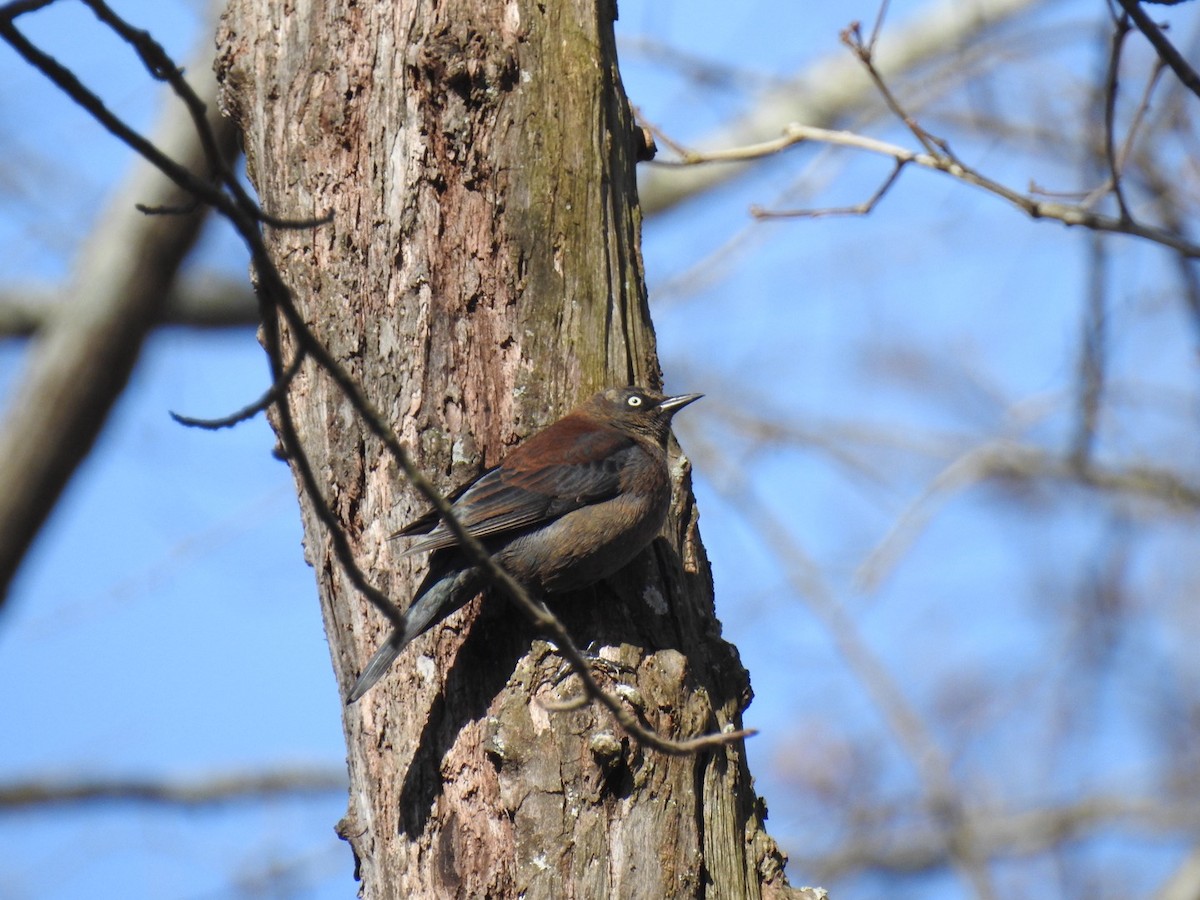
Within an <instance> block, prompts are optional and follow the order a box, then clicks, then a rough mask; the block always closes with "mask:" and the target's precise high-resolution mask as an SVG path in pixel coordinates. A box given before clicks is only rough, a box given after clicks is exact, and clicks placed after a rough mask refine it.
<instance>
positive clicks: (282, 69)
mask: <svg viewBox="0 0 1200 900" xmlns="http://www.w3.org/2000/svg"><path fill="white" fill-rule="evenodd" d="M613 15H614V10H613V8H612V7H611V6H610V5H608V4H607V3H605V2H600V4H599V6H597V5H595V3H594V0H552V2H549V3H536V2H530V0H513V2H508V3H499V2H491V3H480V2H479V0H450V2H443V3H439V4H430V3H416V2H413V0H405V2H399V3H371V4H364V3H356V2H353V0H343V2H340V3H338V2H330V3H317V2H311V0H297V2H294V3H278V2H270V0H233V2H232V3H231V5H230V8H229V11H228V12H227V14H226V17H225V19H224V23H223V27H222V30H221V33H220V35H219V59H218V72H219V75H220V77H221V78H222V79H223V80H224V84H225V91H226V94H225V99H226V104H227V107H228V108H229V110H230V111H231V113H232V114H233V115H234V116H235V118H236V119H237V120H238V121H239V123H240V124H241V125H242V127H243V129H244V131H245V143H246V153H247V160H248V165H249V171H250V174H251V178H252V180H253V182H254V184H255V186H256V188H257V189H258V192H259V195H260V197H261V198H262V200H263V203H264V206H265V207H266V209H267V210H268V211H269V212H271V213H273V214H275V215H281V216H288V217H293V218H304V217H310V216H320V215H323V214H325V213H327V212H332V222H331V224H329V225H325V226H321V227H319V228H317V229H315V230H310V231H275V230H273V231H271V232H270V233H269V235H268V237H269V241H270V245H271V248H272V252H273V254H274V257H275V259H276V260H277V263H278V265H279V267H280V269H281V271H282V273H283V275H284V278H285V280H286V281H287V283H288V284H289V286H290V287H291V289H292V290H293V292H294V293H295V296H296V299H297V302H298V304H299V306H300V308H301V310H302V313H303V315H304V316H305V318H306V320H307V321H308V322H310V323H312V325H313V327H314V329H315V331H316V333H317V334H318V335H319V336H320V337H321V338H322V339H323V340H324V341H325V343H326V345H327V346H328V347H329V348H330V349H331V350H332V352H333V354H334V355H335V356H336V357H337V358H338V359H339V360H341V361H343V363H344V364H345V365H346V367H347V368H348V369H349V370H350V371H351V372H352V374H353V375H354V376H355V377H356V378H357V379H358V380H359V382H360V383H361V384H362V385H363V386H364V388H365V390H366V392H367V393H368V395H369V396H370V398H371V400H372V401H373V402H374V404H375V405H376V406H377V407H378V408H379V409H381V410H383V411H384V413H385V414H386V415H387V416H388V417H389V418H390V420H391V421H392V423H393V425H394V427H395V429H396V430H397V433H398V434H399V435H400V437H401V439H402V440H404V441H405V442H406V443H407V444H408V445H409V446H410V447H411V448H412V451H413V454H414V456H415V458H416V459H417V461H418V462H419V464H420V465H421V466H422V468H423V469H424V470H425V471H426V472H428V473H430V474H431V475H434V476H436V477H437V479H438V482H439V484H440V486H441V487H442V488H444V489H446V490H450V489H452V488H453V487H455V486H457V485H460V484H462V483H464V482H465V481H466V480H468V479H469V478H471V477H473V476H474V475H476V474H477V473H478V472H480V471H481V470H482V469H483V468H484V467H485V466H490V465H493V464H495V463H496V462H497V461H498V460H499V459H500V457H501V456H502V455H503V453H504V452H505V450H506V449H507V448H508V447H510V446H512V445H513V444H515V443H516V442H517V441H519V440H520V439H521V438H523V437H525V436H527V435H528V434H530V433H531V432H532V431H534V430H536V429H537V428H539V427H540V426H542V425H544V424H546V423H547V422H549V421H551V420H552V419H554V418H556V417H557V416H559V415H561V414H562V413H563V412H565V411H566V410H567V409H568V408H569V407H570V406H572V405H573V404H574V403H575V401H577V400H578V399H579V398H581V397H583V396H586V395H587V394H588V393H590V392H592V391H594V390H596V389H598V388H600V387H602V386H605V385H610V384H626V383H630V382H640V383H643V384H648V385H655V384H657V382H658V381H659V369H658V362H657V358H656V355H655V349H654V335H653V330H652V327H651V324H650V319H649V314H648V310H647V305H646V297H645V292H644V286H643V277H642V268H641V257H640V252H639V249H638V233H639V226H640V218H639V216H640V214H639V212H638V208H637V204H636V186H635V182H634V173H633V169H634V160H635V155H636V153H637V149H638V148H637V145H638V141H639V136H638V135H637V133H636V132H635V129H634V128H633V126H632V123H631V118H630V114H629V108H628V105H627V102H626V99H625V96H624V93H623V91H622V89H621V87H620V82H619V78H618V75H617V71H616V60H615V48H614V44H613V35H612V18H613ZM292 397H293V402H294V408H295V412H296V417H297V420H298V422H299V423H300V426H301V430H302V438H303V441H304V445H305V447H306V449H307V451H308V453H309V454H311V456H312V459H313V461H314V464H315V467H316V468H317V470H318V471H319V472H320V473H322V477H323V478H324V479H325V481H326V497H327V499H328V500H329V502H330V504H331V505H332V507H333V508H334V509H335V510H336V512H337V514H338V516H339V518H340V520H341V522H342V525H343V527H344V528H345V530H346V533H347V534H348V535H349V536H350V538H351V541H352V542H353V544H354V547H355V549H356V553H357V558H358V560H359V562H360V564H361V565H362V567H363V568H364V569H365V570H366V571H368V572H369V573H370V574H371V576H372V577H373V578H374V579H375V580H376V583H378V584H379V585H380V586H381V587H382V588H383V589H384V590H386V591H387V592H389V595H390V596H392V597H394V598H396V600H397V602H400V603H402V604H403V603H407V599H408V597H409V596H410V593H411V591H412V589H413V587H414V585H415V582H416V580H417V578H418V576H419V575H420V568H421V565H422V560H421V559H420V558H415V559H414V558H405V559H402V558H400V550H401V549H402V547H400V546H398V545H397V544H395V543H389V542H388V540H387V535H388V534H389V533H390V532H391V531H393V530H395V529H396V528H397V527H399V526H400V525H402V524H404V523H405V522H406V521H408V520H409V519H410V518H411V517H412V515H413V514H415V513H416V512H418V511H420V510H419V506H418V504H417V502H416V500H415V498H414V496H413V492H412V491H411V490H410V489H409V488H408V487H407V486H406V485H405V484H403V483H402V479H401V478H400V477H399V475H398V474H397V471H396V469H395V467H394V466H393V465H392V464H391V462H390V461H389V460H387V459H386V458H385V457H384V456H383V454H382V453H381V452H380V447H379V445H378V443H377V442H376V441H374V440H372V439H370V438H369V437H367V436H366V435H365V434H364V429H363V428H362V427H361V426H360V424H359V422H358V421H357V420H356V418H355V416H354V414H353V412H352V411H351V409H350V407H349V404H348V403H347V402H346V401H345V399H344V398H343V397H341V396H340V394H339V392H338V390H337V388H336V386H335V385H333V384H332V383H331V382H330V381H329V380H328V379H327V378H324V377H322V376H320V375H318V374H315V373H314V371H313V370H312V369H311V368H309V367H307V366H306V367H305V369H304V370H303V371H302V373H301V375H300V376H299V377H298V378H297V380H296V382H295V384H294V386H293V388H292ZM676 475H677V481H678V494H677V501H676V503H675V506H674V510H673V516H672V521H671V523H670V526H669V528H668V529H667V533H666V534H665V535H664V538H663V539H661V540H660V541H659V542H657V543H656V544H655V546H654V548H653V549H652V550H650V551H648V552H647V553H646V554H644V555H643V557H642V558H640V559H639V560H638V561H636V562H635V563H634V564H633V565H631V566H630V567H629V569H628V570H627V571H626V572H624V573H622V574H621V575H619V576H618V577H617V578H615V579H613V580H612V581H611V583H607V584H604V585H601V586H599V587H597V588H595V589H594V590H590V591H586V592H583V593H581V594H580V595H578V596H571V597H567V598H563V599H562V600H561V601H559V602H557V603H555V604H554V608H555V610H556V611H557V612H558V613H559V614H560V615H561V616H562V617H563V619H564V621H565V622H566V623H567V625H568V627H569V628H570V630H571V632H572V634H574V635H576V637H577V639H578V640H579V641H580V643H587V642H589V641H595V642H596V643H597V645H598V646H599V647H600V648H602V649H601V650H600V655H601V656H602V657H603V658H604V659H606V660H607V661H608V664H607V665H604V666H603V667H601V668H600V669H599V670H598V672H599V675H600V677H601V678H602V681H603V683H604V684H606V685H607V687H608V688H609V689H610V690H613V691H618V692H619V693H620V694H621V695H622V696H623V697H624V698H625V699H626V701H627V702H628V703H630V704H631V705H632V706H633V707H634V708H635V709H636V710H637V711H638V712H639V713H640V714H641V715H642V716H643V717H644V719H645V721H646V722H647V723H648V724H650V725H651V726H653V727H654V728H656V729H658V730H659V731H660V732H662V733H664V734H666V735H668V736H680V737H685V736H693V735H695V734H698V733H700V732H703V731H710V730H715V729H721V728H725V727H727V726H728V727H733V728H737V727H740V725H741V712H742V710H743V709H744V707H745V705H746V704H747V703H748V702H749V697H750V691H749V683H748V679H747V676H746V673H745V671H744V670H743V669H742V667H741V665H740V663H739V660H738V657H737V653H736V651H735V650H734V648H732V647H731V646H730V645H728V644H726V643H725V642H724V641H722V640H721V638H720V633H719V626H718V624H717V622H716V620H715V617H714V614H713V606H712V592H711V591H712V589H711V579H710V576H709V571H708V564H707V560H706V559H705V556H704V552H703V548H702V547H701V545H700V541H699V537H698V534H697V531H696V521H697V514H696V510H695V506H694V504H693V501H692V498H691V493H690V489H689V485H688V476H687V464H686V461H685V460H683V459H682V458H681V457H677V461H676ZM301 508H302V512H303V516H304V524H305V535H306V538H305V547H306V554H307V557H308V559H309V561H310V562H311V564H312V565H313V566H314V568H315V570H316V573H317V580H318V585H319V589H320V595H321V603H322V608H323V611H324V616H325V623H326V628H327V631H328V636H329V643H330V648H331V654H332V657H333V664H334V668H335V670H336V673H337V678H338V683H339V684H340V685H341V686H342V689H343V693H344V692H345V690H346V689H347V687H348V686H349V684H350V683H351V682H352V681H353V678H354V676H355V674H356V673H357V671H358V670H359V668H360V667H361V665H362V664H363V662H364V661H365V660H366V659H367V657H368V656H369V654H370V652H371V650H372V649H373V648H374V647H375V646H376V645H377V644H378V643H379V642H380V641H381V640H383V638H384V636H385V633H386V630H387V629H386V623H385V622H384V621H383V619H382V617H381V616H380V615H379V614H378V613H376V612H375V611H374V610H372V609H371V608H370V607H368V606H367V605H366V604H365V603H364V602H363V601H362V599H361V598H360V597H359V596H358V595H357V593H356V592H355V591H354V590H353V589H352V588H351V586H350V585H349V583H348V581H347V579H346V578H345V576H344V575H343V574H342V573H341V571H340V570H339V568H338V566H337V564H336V562H335V561H334V559H333V557H332V554H331V551H330V544H329V539H328V535H327V534H325V533H324V532H323V530H322V528H321V526H320V525H319V523H318V521H317V519H316V517H315V516H314V514H313V512H312V508H311V504H310V502H309V498H306V497H303V496H302V497H301ZM560 663H561V660H560V659H559V657H558V656H557V655H556V654H555V653H554V652H553V648H552V647H550V646H549V645H548V644H546V643H545V642H544V641H539V640H536V636H535V635H534V634H533V633H532V632H531V627H530V626H529V625H528V623H526V622H525V621H524V620H523V619H522V618H521V617H520V616H519V614H518V613H516V612H515V610H514V609H513V608H512V607H511V606H510V605H509V604H508V603H507V602H506V601H505V600H504V599H503V598H501V597H498V596H497V597H487V598H484V599H483V600H482V601H479V600H477V601H475V602H474V603H472V604H470V605H468V607H467V608H466V609H465V610H464V611H462V612H460V613H458V614H456V615H455V616H453V617H451V618H450V619H449V620H447V622H446V623H445V624H444V625H443V626H440V627H437V628H435V629H434V630H433V632H431V634H429V635H427V636H425V637H424V638H422V639H419V640H418V642H417V643H416V644H415V645H414V646H413V647H411V648H409V649H408V651H406V652H405V653H404V654H403V655H402V656H401V658H400V660H399V661H398V663H397V665H396V666H395V667H394V669H393V671H392V673H391V674H389V676H388V677H387V678H385V679H384V681H383V682H381V683H380V685H379V686H377V687H376V688H375V689H374V690H373V691H372V692H371V693H370V694H368V695H367V697H366V698H364V700H363V701H361V702H360V703H359V704H356V705H355V706H353V707H350V708H348V709H347V710H346V712H345V715H344V726H345V732H346V739H347V747H348V762H349V769H350V778H351V796H350V809H349V812H348V814H347V816H346V818H345V819H344V820H343V822H342V823H341V825H340V831H341V833H342V834H343V836H345V838H346V839H347V840H348V841H349V842H350V843H351V845H352V847H353V849H354V852H355V854H356V858H357V860H358V864H359V874H360V876H361V878H362V881H363V887H362V891H363V895H364V896H367V897H484V896H494V897H517V896H523V897H531V898H532V897H547V898H549V897H555V898H562V897H629V898H633V897H653V898H662V897H699V896H706V897H730V898H739V900H740V898H753V897H757V896H760V895H766V896H777V895H779V894H781V893H782V892H785V891H786V890H787V888H786V883H785V881H784V879H783V876H782V870H781V856H780V854H779V852H778V850H777V849H776V847H775V845H774V844H773V843H772V842H771V841H770V839H769V838H768V837H767V836H766V835H765V833H764V831H763V829H762V823H761V815H762V807H761V804H760V803H759V801H758V800H757V798H756V797H755V795H754V792H753V790H752V787H751V784H750V778H749V774H748V771H747V768H746V765H745V759H744V754H743V748H742V747H741V746H740V745H734V746H732V747H730V748H728V749H726V750H723V751H721V752H717V753H709V754H705V755H703V756H698V757H695V756H693V757H669V756H664V755H662V754H659V753H656V752H652V751H649V750H647V749H643V748H640V747H638V746H636V745H634V744H633V743H632V742H631V741H630V740H629V739H628V738H627V737H626V736H625V735H624V734H623V733H621V732H620V731H619V730H618V729H617V728H616V727H615V726H614V725H613V724H612V723H611V721H610V720H609V718H608V716H607V715H606V714H605V713H604V712H603V711H601V710H598V709H597V708H596V707H595V706H594V705H592V706H586V707H584V708H582V709H578V710H576V711H573V712H551V711H549V710H547V709H546V707H545V706H544V705H542V702H543V701H548V700H560V699H562V698H565V697H570V696H572V694H573V693H574V688H575V679H574V678H573V677H570V676H565V677H564V675H563V673H562V671H561V670H560Z"/></svg>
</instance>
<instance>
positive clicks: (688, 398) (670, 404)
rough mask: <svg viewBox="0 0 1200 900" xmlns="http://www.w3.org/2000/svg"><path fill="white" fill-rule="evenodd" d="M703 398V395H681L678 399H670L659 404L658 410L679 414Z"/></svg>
mask: <svg viewBox="0 0 1200 900" xmlns="http://www.w3.org/2000/svg"><path fill="white" fill-rule="evenodd" d="M703 396H704V395H703V394H680V395H679V396H678V397H668V398H667V399H666V400H664V401H663V402H662V403H660V404H658V408H659V409H665V410H666V411H667V412H669V413H677V412H679V410H681V409H683V408H684V407H685V406H687V405H688V404H689V403H694V402H696V401H697V400H699V399H700V398H701V397H703Z"/></svg>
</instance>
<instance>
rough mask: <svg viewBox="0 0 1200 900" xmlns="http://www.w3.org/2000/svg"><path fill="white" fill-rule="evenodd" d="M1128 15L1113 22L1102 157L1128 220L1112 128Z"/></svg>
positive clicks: (1123, 215) (1127, 32) (1113, 125)
mask: <svg viewBox="0 0 1200 900" xmlns="http://www.w3.org/2000/svg"><path fill="white" fill-rule="evenodd" d="M1129 31H1130V25H1129V16H1128V15H1123V16H1118V17H1117V19H1116V21H1115V22H1114V23H1113V36H1112V41H1111V44H1110V48H1111V49H1110V50H1109V55H1108V70H1107V72H1106V74H1105V78H1104V159H1105V161H1106V162H1107V163H1108V173H1109V178H1111V179H1112V192H1113V196H1115V197H1116V198H1117V208H1118V209H1119V210H1120V211H1121V221H1122V222H1128V221H1129V220H1130V219H1132V218H1133V216H1131V215H1130V214H1129V206H1128V205H1127V204H1126V202H1125V192H1124V191H1123V190H1122V188H1121V169H1120V166H1119V165H1118V163H1117V154H1116V152H1115V150H1114V141H1113V129H1114V128H1115V127H1116V126H1115V120H1116V115H1117V112H1116V111H1117V91H1118V89H1119V86H1120V70H1121V49H1122V48H1123V47H1124V46H1125V36H1126V35H1128V34H1129Z"/></svg>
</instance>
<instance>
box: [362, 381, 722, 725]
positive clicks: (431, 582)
mask: <svg viewBox="0 0 1200 900" xmlns="http://www.w3.org/2000/svg"><path fill="white" fill-rule="evenodd" d="M702 396H704V395H703V394H680V395H678V396H673V397H672V396H667V395H665V394H660V393H658V392H656V391H652V390H647V389H646V388H642V387H619V388H609V389H607V390H604V391H601V392H600V393H598V394H596V395H595V396H593V397H591V398H590V399H588V400H587V401H585V402H584V403H583V404H582V405H580V406H579V407H577V408H576V409H574V410H572V411H571V412H569V413H567V414H566V415H565V416H563V417H562V418H561V419H558V420H557V421H555V422H553V423H551V424H550V425H548V426H546V427H545V428H544V429H542V430H541V431H539V432H537V433H536V434H534V435H532V436H531V437H529V438H527V439H526V440H525V441H523V442H522V443H521V444H519V445H518V446H517V447H516V448H515V449H514V450H513V451H512V452H511V453H509V454H508V455H507V456H506V457H505V458H504V459H503V460H502V461H501V463H500V465H498V466H496V467H495V468H493V469H491V470H489V471H487V472H485V473H483V474H482V475H480V476H479V477H478V478H477V479H476V480H475V481H473V482H471V483H470V484H469V485H467V486H466V488H465V489H463V490H462V491H461V492H460V493H459V495H458V496H457V497H456V498H455V499H454V501H453V502H452V504H451V510H452V511H453V513H454V516H455V518H456V519H457V520H458V521H459V523H460V524H461V525H462V526H463V528H464V529H465V530H466V531H467V532H468V533H469V534H471V535H472V536H473V537H475V538H477V539H478V540H479V541H480V542H481V543H482V544H483V546H484V548H485V549H486V550H487V551H488V553H490V554H491V557H492V559H494V560H495V561H496V562H497V563H499V565H500V566H501V568H503V569H504V570H505V571H506V572H507V573H508V574H510V575H511V576H512V577H513V578H514V579H515V580H516V581H517V582H519V583H520V584H521V585H522V586H524V587H525V588H526V589H527V590H529V591H531V592H533V593H535V594H536V595H539V596H541V595H545V594H558V593H562V592H564V591H572V590H577V589H579V588H584V587H587V586H589V585H591V584H595V583H596V582H598V581H600V580H602V579H604V578H607V577H608V576H610V575H613V574H615V573H616V572H617V571H619V570H620V569H621V568H622V567H624V566H625V564H626V563H628V562H629V561H630V560H632V559H633V558H634V557H635V556H637V555H638V554H639V553H640V552H641V551H642V550H643V549H645V548H646V547H648V546H649V545H650V543H651V542H652V541H653V540H654V538H655V536H656V535H657V534H658V533H659V531H660V530H661V529H662V526H663V522H664V521H665V519H666V516H667V508H668V506H669V505H670V501H671V479H670V472H669V470H668V467H667V450H666V448H667V439H668V437H669V435H670V432H671V419H672V418H673V417H674V415H675V414H676V413H677V412H679V410H681V409H683V408H684V407H685V406H687V405H688V404H689V403H693V402H695V401H696V400H699V399H700V398H701V397H702ZM400 537H415V540H414V541H413V543H412V544H411V545H410V546H409V547H408V548H407V549H406V550H405V551H404V553H403V554H402V556H408V555H411V554H415V553H423V552H430V553H431V556H430V560H429V572H428V574H427V575H426V576H425V578H424V580H422V582H421V585H420V587H418V588H417V591H416V594H415V595H414V598H413V601H412V603H411V604H410V605H409V607H408V609H407V610H406V611H405V613H404V617H403V621H402V623H401V624H400V625H398V626H397V627H396V628H395V629H394V630H393V632H392V634H391V636H390V637H389V638H388V640H387V641H386V642H385V643H384V644H383V645H382V646H380V647H379V649H378V650H376V651H375V654H374V656H372V657H371V659H370V661H369V662H368V663H367V665H366V666H365V667H364V669H363V671H362V674H361V675H360V676H359V678H358V680H357V682H356V683H355V684H354V686H353V688H351V690H350V693H349V695H348V697H347V700H346V703H347V704H352V703H355V702H356V701H358V700H359V699H361V698H362V696H363V695H364V694H365V693H366V692H367V691H369V690H370V689H371V688H372V687H373V686H374V685H375V683H376V682H378V681H379V679H381V678H382V677H383V676H384V675H385V674H387V672H388V670H389V669H390V668H391V666H392V663H393V662H394V661H395V659H396V657H397V656H399V655H400V652H401V651H402V650H403V649H404V648H405V647H406V646H408V644H409V643H411V642H412V641H413V639H414V638H416V637H418V636H419V635H421V634H423V633H424V632H426V631H428V630H429V629H430V628H432V627H433V626H434V625H436V624H437V623H438V622H440V621H441V620H442V619H444V618H446V617H447V616H449V615H450V614H451V613H453V612H454V611H456V610H457V609H459V608H461V607H462V606H463V605H464V604H466V603H467V601H469V600H470V599H471V598H473V597H474V596H475V595H476V594H478V593H479V592H480V591H482V590H484V589H485V588H486V587H487V576H486V574H484V573H483V572H482V571H481V570H480V568H479V567H478V566H477V565H475V564H474V563H473V562H472V561H471V559H470V557H468V556H467V554H466V552H465V551H464V550H463V549H462V548H461V547H460V546H459V544H458V540H457V538H455V536H454V534H453V532H451V531H450V529H449V528H447V527H446V524H445V522H443V521H441V519H440V516H439V515H438V513H437V511H436V510H433V511H431V512H428V513H426V514H425V515H423V516H421V517H420V518H418V519H416V520H415V521H413V522H411V523H409V524H408V525H406V526H404V527H403V528H401V529H400V530H399V531H397V532H394V533H393V534H392V535H391V538H400Z"/></svg>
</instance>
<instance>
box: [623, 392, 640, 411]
mask: <svg viewBox="0 0 1200 900" xmlns="http://www.w3.org/2000/svg"><path fill="white" fill-rule="evenodd" d="M625 402H626V403H628V404H629V405H630V406H632V407H633V408H634V409H637V408H638V407H639V406H641V405H642V398H641V397H639V396H638V395H637V394H634V395H633V396H632V397H630V398H629V399H628V400H626V401H625Z"/></svg>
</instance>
